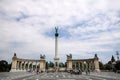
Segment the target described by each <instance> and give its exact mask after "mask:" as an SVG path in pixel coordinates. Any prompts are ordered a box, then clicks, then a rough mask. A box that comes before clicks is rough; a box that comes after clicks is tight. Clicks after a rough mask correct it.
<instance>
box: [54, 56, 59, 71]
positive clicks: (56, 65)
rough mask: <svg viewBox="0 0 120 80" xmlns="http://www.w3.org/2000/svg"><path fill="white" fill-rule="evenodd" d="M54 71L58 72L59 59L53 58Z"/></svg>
mask: <svg viewBox="0 0 120 80" xmlns="http://www.w3.org/2000/svg"><path fill="white" fill-rule="evenodd" d="M54 69H55V71H58V70H59V58H54Z"/></svg>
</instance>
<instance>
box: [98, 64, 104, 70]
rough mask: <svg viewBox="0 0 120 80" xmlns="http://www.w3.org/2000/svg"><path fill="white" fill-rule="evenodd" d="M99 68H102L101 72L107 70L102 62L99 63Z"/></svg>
mask: <svg viewBox="0 0 120 80" xmlns="http://www.w3.org/2000/svg"><path fill="white" fill-rule="evenodd" d="M99 66H100V70H104V69H105V66H104V64H103V63H102V62H99Z"/></svg>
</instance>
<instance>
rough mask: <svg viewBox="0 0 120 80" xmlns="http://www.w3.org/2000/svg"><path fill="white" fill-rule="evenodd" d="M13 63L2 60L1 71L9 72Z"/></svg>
mask: <svg viewBox="0 0 120 80" xmlns="http://www.w3.org/2000/svg"><path fill="white" fill-rule="evenodd" d="M10 68H11V64H8V62H7V61H5V60H1V61H0V72H8V71H10Z"/></svg>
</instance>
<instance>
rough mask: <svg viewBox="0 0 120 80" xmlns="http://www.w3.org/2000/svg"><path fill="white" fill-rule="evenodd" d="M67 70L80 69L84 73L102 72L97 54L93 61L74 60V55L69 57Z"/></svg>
mask: <svg viewBox="0 0 120 80" xmlns="http://www.w3.org/2000/svg"><path fill="white" fill-rule="evenodd" d="M66 62H67V70H73V69H79V70H82V71H85V70H90V71H100V70H99V58H98V57H97V54H95V56H94V58H91V59H72V55H71V54H70V55H67V61H66Z"/></svg>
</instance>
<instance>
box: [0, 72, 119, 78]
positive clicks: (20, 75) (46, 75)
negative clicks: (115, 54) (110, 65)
mask: <svg viewBox="0 0 120 80" xmlns="http://www.w3.org/2000/svg"><path fill="white" fill-rule="evenodd" d="M0 80H120V74H116V73H113V72H100V73H95V72H92V73H90V74H88V75H86V74H85V73H83V74H82V75H74V74H70V73H67V72H57V73H40V74H36V73H25V72H24V73H22V72H21V73H20V72H18V73H0Z"/></svg>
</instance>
